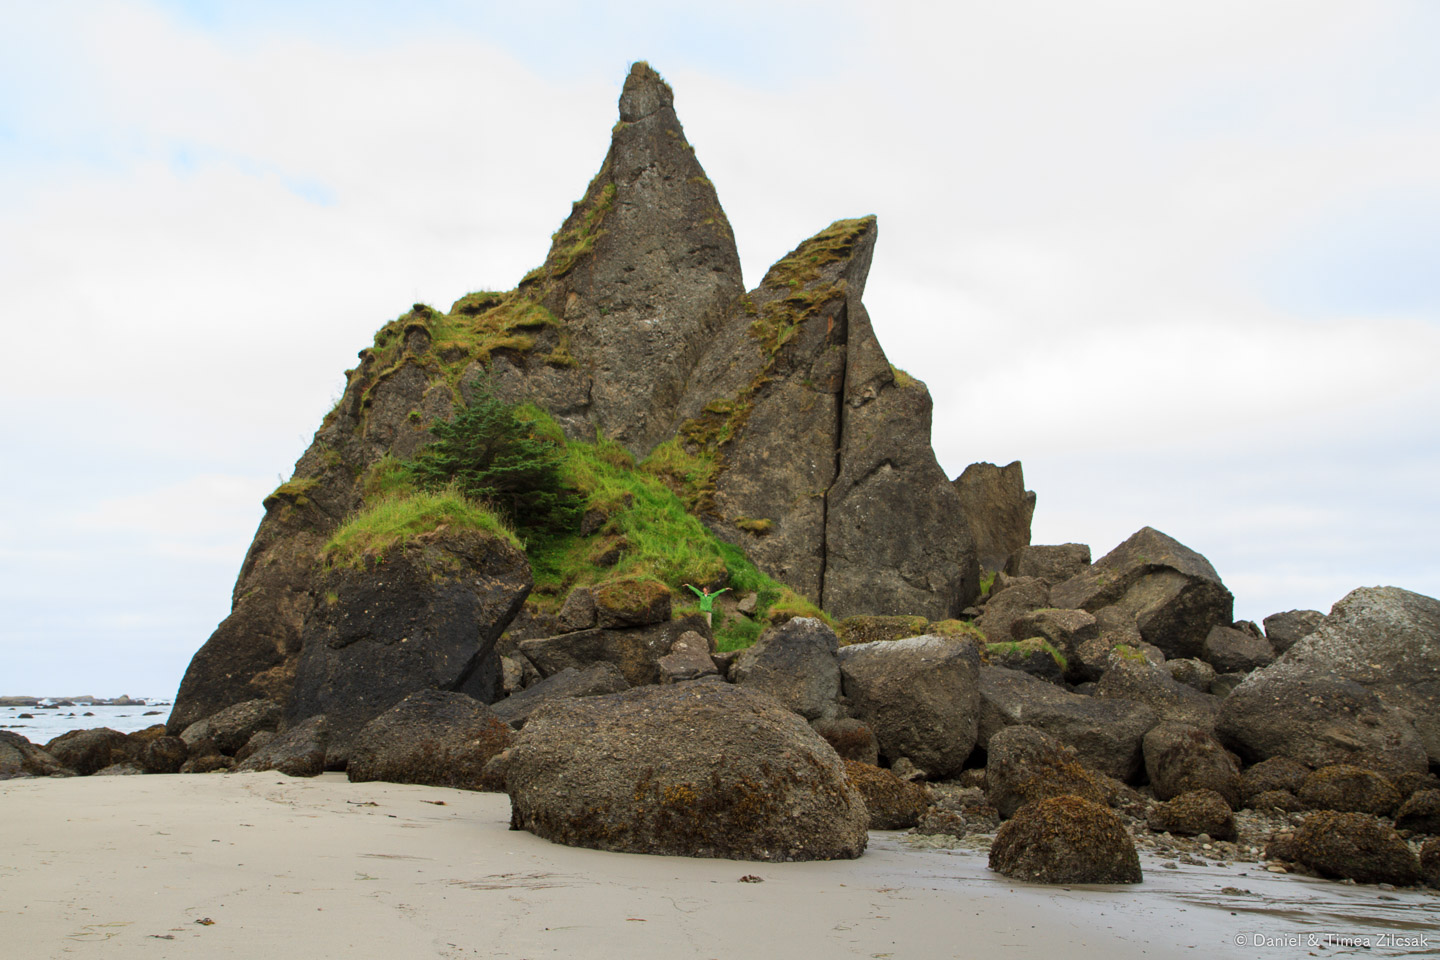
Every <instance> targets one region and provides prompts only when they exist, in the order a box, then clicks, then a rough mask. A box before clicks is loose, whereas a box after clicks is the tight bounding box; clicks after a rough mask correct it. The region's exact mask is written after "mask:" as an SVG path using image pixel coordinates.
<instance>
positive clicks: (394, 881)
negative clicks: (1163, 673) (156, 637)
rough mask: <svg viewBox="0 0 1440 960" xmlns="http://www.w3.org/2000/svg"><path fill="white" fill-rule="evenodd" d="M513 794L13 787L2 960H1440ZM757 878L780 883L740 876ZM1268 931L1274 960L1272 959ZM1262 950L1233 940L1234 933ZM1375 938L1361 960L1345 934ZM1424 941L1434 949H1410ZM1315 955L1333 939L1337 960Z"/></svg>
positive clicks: (1260, 889)
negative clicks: (745, 844)
mask: <svg viewBox="0 0 1440 960" xmlns="http://www.w3.org/2000/svg"><path fill="white" fill-rule="evenodd" d="M508 822H509V804H508V801H507V800H506V798H505V797H504V796H497V795H491V794H476V793H467V792H464V791H459V790H445V789H438V788H432V787H414V786H403V785H397V784H384V783H366V784H351V783H349V782H348V781H347V780H345V779H344V777H343V775H337V774H327V775H325V776H323V777H320V778H317V779H315V780H296V779H290V778H287V777H284V776H280V775H277V774H273V773H269V774H229V775H207V776H168V777H167V776H132V777H87V778H77V779H66V780H53V779H45V780H13V781H7V782H3V783H0V852H3V858H0V956H5V957H16V958H21V957H26V958H29V957H104V958H126V957H143V958H147V960H165V958H171V957H204V958H207V960H208V958H221V957H245V958H262V960H273V958H290V957H295V958H325V957H344V958H361V960H363V958H370V957H376V958H379V957H384V958H386V960H395V958H407V960H408V958H415V957H495V958H507V960H518V958H529V960H538V958H546V957H561V958H572V957H573V958H609V957H615V958H624V960H647V958H656V960H659V958H667V960H668V958H692V957H693V958H702V960H703V958H716V960H731V958H735V960H764V958H772V957H774V958H806V960H808V958H830V957H869V958H875V957H894V958H898V960H908V958H931V957H935V958H951V957H983V958H986V960H1005V958H1019V957H1046V958H1058V957H1060V956H1065V957H1071V956H1074V957H1078V958H1082V960H1084V958H1090V957H1094V958H1106V960H1117V958H1129V957H1149V958H1168V957H1189V958H1198V957H1207V956H1211V955H1219V956H1224V957H1275V958H1279V957H1292V956H1294V957H1304V956H1320V957H1337V956H1362V955H1363V956H1367V957H1374V956H1426V955H1433V954H1434V953H1435V952H1436V951H1437V950H1440V900H1437V898H1436V897H1435V896H1434V895H1433V894H1431V893H1426V892H1418V891H1409V890H1402V891H1382V890H1380V889H1378V888H1376V887H1367V886H1347V885H1342V884H1337V883H1330V882H1325V881H1318V880H1307V879H1303V878H1296V877H1280V876H1276V875H1273V874H1266V873H1263V872H1261V870H1260V869H1259V868H1257V867H1256V866H1255V865H1254V864H1248V865H1246V864H1237V865H1233V866H1230V867H1220V866H1214V865H1210V866H1205V867H1191V866H1186V867H1182V868H1181V869H1180V870H1165V869H1161V868H1160V866H1159V861H1158V860H1156V859H1155V858H1153V857H1149V858H1145V857H1142V863H1143V866H1144V869H1145V882H1144V883H1143V884H1140V885H1137V886H1129V887H1083V886H1072V887H1068V888H1062V887H1045V886H1033V885H1025V884H1018V883H1014V882H1012V881H1009V880H1006V879H1005V878H1004V877H1001V876H999V875H997V874H994V873H991V872H990V871H989V870H988V869H986V866H985V857H984V854H983V853H980V852H975V851H965V850H957V851H953V852H948V851H934V850H920V849H914V848H911V847H909V846H907V844H906V842H905V841H904V839H903V837H902V835H899V834H891V833H878V832H876V833H871V835H870V849H869V851H868V852H867V853H866V854H865V856H864V857H862V858H861V859H859V860H853V861H834V862H826V863H787V864H765V863H741V862H735V861H729V860H691V859H684V858H670V857H647V856H636V855H631V854H616V853H604V852H600V851H595V850H576V849H571V848H567V847H562V846H558V845H555V844H551V843H548V842H546V841H544V840H540V839H537V838H536V837H534V836H531V835H530V834H528V833H520V832H512V831H510V830H509V829H508ZM747 875H754V876H758V877H760V878H762V882H758V883H757V882H751V883H745V882H740V881H741V878H742V877H746V876H747ZM1257 935H1259V936H1261V937H1264V938H1267V940H1268V945H1264V944H1262V945H1261V946H1254V945H1252V944H1253V942H1254V941H1253V938H1254V937H1256V936H1257ZM1237 936H1238V937H1242V938H1244V939H1245V942H1244V943H1243V944H1237V943H1236V939H1237ZM1327 936H1328V937H1332V938H1333V937H1351V938H1362V937H1363V938H1368V940H1369V943H1370V946H1369V948H1365V947H1359V946H1356V947H1347V946H1346V945H1345V944H1344V943H1342V942H1340V941H1337V940H1334V939H1331V940H1329V941H1328V942H1327V941H1326V940H1325V939H1324V938H1326V937H1327ZM1421 938H1428V946H1427V945H1425V944H1423V943H1421V944H1415V945H1412V944H1410V943H1407V942H1406V941H1408V940H1420V939H1421ZM1315 939H1318V940H1319V942H1320V943H1321V944H1325V945H1324V946H1317V945H1315V944H1314V943H1313V940H1315Z"/></svg>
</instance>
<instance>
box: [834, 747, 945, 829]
mask: <svg viewBox="0 0 1440 960" xmlns="http://www.w3.org/2000/svg"><path fill="white" fill-rule="evenodd" d="M845 777H846V779H848V780H849V781H850V785H851V786H852V787H854V788H855V789H856V790H858V791H859V792H860V796H861V797H863V798H864V799H865V810H866V811H867V812H868V813H869V814H870V829H871V830H909V829H910V828H911V827H913V826H915V825H916V824H917V823H919V822H920V817H921V815H922V814H924V813H925V811H926V809H928V808H929V806H930V804H931V803H932V800H933V798H932V797H931V795H930V790H929V788H928V787H926V786H925V785H924V784H922V783H911V782H909V781H908V780H902V779H900V778H899V777H897V776H896V775H895V774H894V773H893V772H891V771H889V770H884V769H881V768H880V767H877V766H873V765H872V764H868V763H860V762H859V761H856V760H846V761H845Z"/></svg>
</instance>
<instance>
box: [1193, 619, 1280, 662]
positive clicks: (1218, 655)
mask: <svg viewBox="0 0 1440 960" xmlns="http://www.w3.org/2000/svg"><path fill="white" fill-rule="evenodd" d="M1200 657H1201V659H1202V660H1204V661H1205V662H1206V663H1208V664H1210V665H1211V666H1212V667H1214V668H1215V669H1216V670H1217V671H1218V672H1220V673H1248V672H1250V671H1251V670H1258V669H1260V668H1261V667H1265V666H1269V665H1270V664H1271V663H1272V662H1273V661H1274V660H1275V648H1274V647H1272V646H1270V641H1269V640H1266V639H1265V638H1264V637H1262V636H1260V635H1259V634H1258V633H1252V632H1250V631H1248V630H1237V629H1235V628H1234V627H1226V626H1222V625H1220V624H1216V625H1215V626H1213V627H1211V628H1210V632H1209V633H1208V634H1206V635H1205V645H1204V646H1203V647H1202V648H1201V651H1200Z"/></svg>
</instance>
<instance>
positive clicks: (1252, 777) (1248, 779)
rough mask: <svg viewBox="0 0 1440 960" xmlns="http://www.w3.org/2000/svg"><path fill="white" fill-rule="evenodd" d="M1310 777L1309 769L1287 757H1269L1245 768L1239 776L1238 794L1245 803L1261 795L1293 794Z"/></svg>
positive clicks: (1298, 790)
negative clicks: (1280, 791) (1279, 792)
mask: <svg viewBox="0 0 1440 960" xmlns="http://www.w3.org/2000/svg"><path fill="white" fill-rule="evenodd" d="M1308 776H1310V768H1309V767H1307V766H1305V764H1303V763H1301V762H1299V761H1298V760H1291V759H1290V758H1289V757H1271V758H1270V759H1269V760H1261V761H1260V762H1259V763H1257V764H1254V765H1253V766H1249V767H1246V768H1245V772H1244V773H1242V774H1240V794H1241V797H1242V799H1243V800H1244V802H1245V803H1247V804H1248V803H1250V802H1251V801H1252V800H1253V799H1254V798H1255V797H1257V796H1259V795H1260V794H1262V793H1271V792H1273V791H1276V790H1284V791H1286V792H1288V793H1291V794H1295V793H1299V792H1300V784H1302V783H1304V782H1305V778H1306V777H1308Z"/></svg>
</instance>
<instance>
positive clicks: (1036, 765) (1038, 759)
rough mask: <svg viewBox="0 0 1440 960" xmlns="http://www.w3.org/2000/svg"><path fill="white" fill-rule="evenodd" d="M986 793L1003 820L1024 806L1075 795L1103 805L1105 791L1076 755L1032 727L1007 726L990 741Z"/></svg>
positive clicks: (986, 769) (986, 768)
mask: <svg viewBox="0 0 1440 960" xmlns="http://www.w3.org/2000/svg"><path fill="white" fill-rule="evenodd" d="M985 791H986V795H987V796H988V797H989V799H990V804H991V805H992V806H993V807H994V808H995V809H996V810H997V811H998V812H999V814H1000V816H1002V817H1007V818H1008V817H1012V816H1014V815H1015V811H1016V810H1019V809H1020V808H1021V807H1022V806H1024V805H1025V804H1027V803H1033V802H1035V801H1036V800H1043V799H1045V798H1047V797H1058V796H1062V795H1064V794H1074V795H1075V796H1078V797H1084V798H1085V799H1087V800H1093V801H1094V802H1096V803H1102V804H1103V803H1105V801H1106V794H1105V789H1104V787H1102V786H1101V785H1100V783H1099V782H1098V781H1097V780H1096V779H1095V777H1094V776H1093V775H1092V774H1091V773H1090V771H1089V770H1086V769H1085V768H1084V767H1083V766H1081V765H1080V764H1079V763H1078V762H1076V759H1075V752H1074V751H1073V750H1070V749H1068V748H1066V747H1065V746H1063V745H1062V744H1061V743H1060V742H1059V741H1058V740H1055V739H1054V738H1052V737H1048V736H1046V735H1045V734H1043V733H1041V732H1040V731H1039V730H1036V729H1035V728H1034V727H1026V726H1018V727H1007V728H1005V729H1004V730H1002V731H1000V732H999V733H997V734H995V736H993V737H991V738H990V747H989V750H988V752H987V756H986V762H985Z"/></svg>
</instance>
